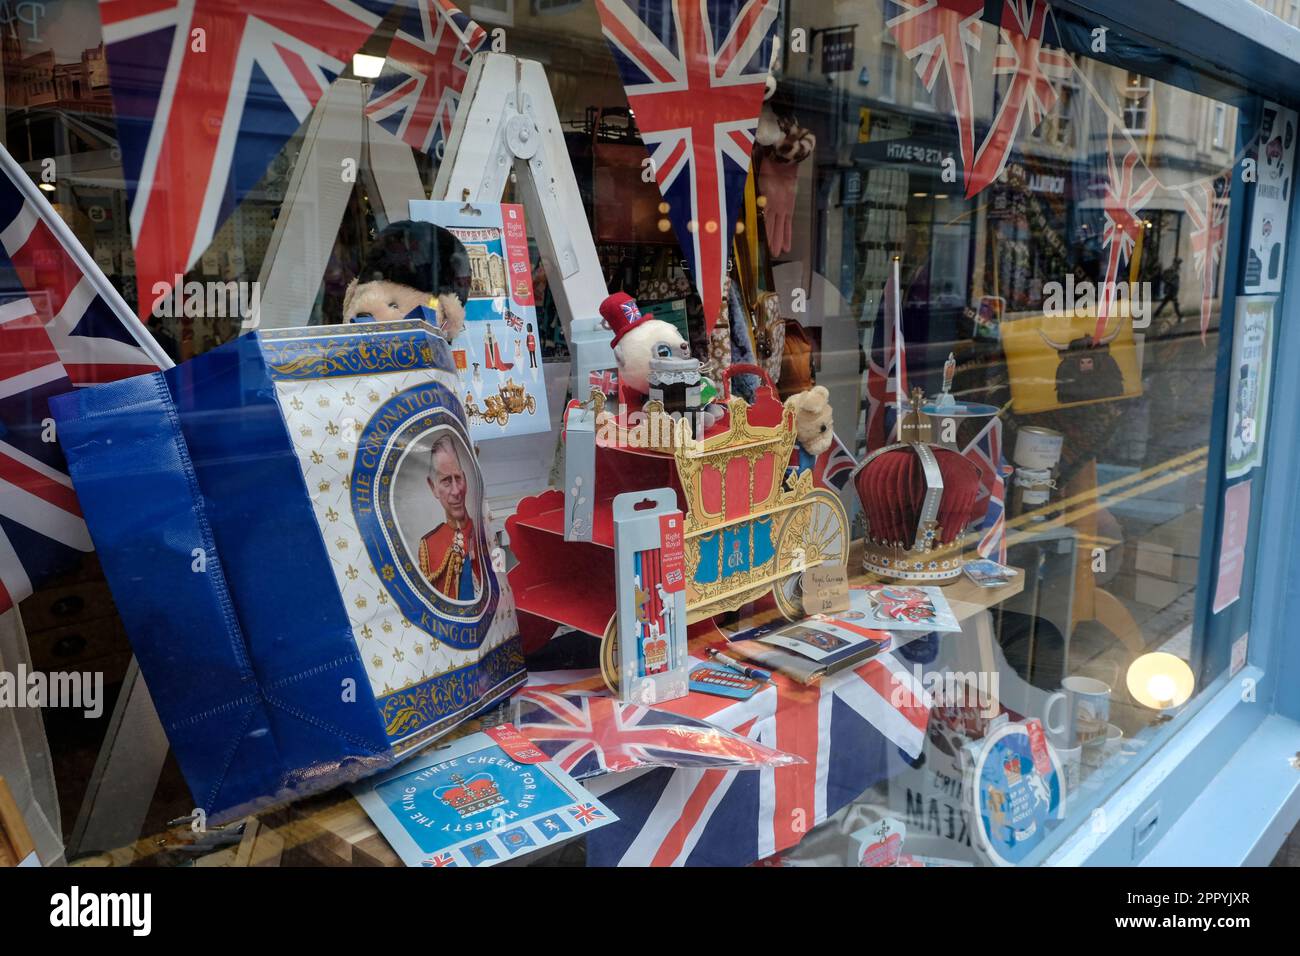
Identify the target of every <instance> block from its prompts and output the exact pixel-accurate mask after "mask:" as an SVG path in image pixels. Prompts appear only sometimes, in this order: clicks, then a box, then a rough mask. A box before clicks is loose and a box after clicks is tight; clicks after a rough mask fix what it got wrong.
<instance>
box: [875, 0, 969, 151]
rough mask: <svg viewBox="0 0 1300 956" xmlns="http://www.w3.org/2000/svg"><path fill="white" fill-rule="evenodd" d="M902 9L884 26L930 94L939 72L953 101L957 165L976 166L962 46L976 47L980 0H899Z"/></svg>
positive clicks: (965, 55) (966, 63) (967, 81)
mask: <svg viewBox="0 0 1300 956" xmlns="http://www.w3.org/2000/svg"><path fill="white" fill-rule="evenodd" d="M898 4H899V6H901V7H902V8H903V12H902V13H901V14H899V15H898V16H896V17H894V18H893V19H892V20H890V21H888V23H886V24H885V25H886V26H887V27H888V28H889V30H890V31H891V32H892V33H893V34H894V39H895V40H897V41H898V46H899V48H900V49H901V50H902V51H903V55H904V56H906V57H907V58H908V59H909V60H915V61H916V72H917V75H918V76H920V78H921V82H922V83H924V84H925V88H926V89H927V90H929V91H930V92H931V93H933V92H934V84H935V81H936V80H937V79H938V78H939V76H940V75H941V74H942V75H943V77H944V80H945V81H946V82H947V84H948V91H949V94H950V97H951V99H952V115H953V119H955V120H956V121H957V140H958V143H959V144H960V148H961V168H962V172H963V174H965V173H968V172H969V171H970V170H971V169H972V168H973V167H974V165H975V102H974V96H973V92H972V90H973V85H974V84H973V83H972V82H971V69H970V60H969V58H968V57H967V50H966V48H967V47H970V49H972V50H978V49H979V47H980V17H981V16H982V15H983V14H984V0H898Z"/></svg>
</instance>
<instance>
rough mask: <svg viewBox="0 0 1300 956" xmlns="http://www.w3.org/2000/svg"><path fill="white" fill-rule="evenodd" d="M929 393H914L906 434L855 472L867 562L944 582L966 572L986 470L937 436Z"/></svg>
mask: <svg viewBox="0 0 1300 956" xmlns="http://www.w3.org/2000/svg"><path fill="white" fill-rule="evenodd" d="M924 402H925V396H924V395H923V394H922V393H921V390H920V389H915V390H914V391H913V392H912V398H911V407H910V408H909V409H908V410H907V411H906V413H905V414H903V415H902V417H901V418H900V420H899V429H898V433H899V437H900V438H901V439H902V440H901V441H900V442H898V443H897V444H894V445H888V446H886V447H884V448H881V449H879V450H878V451H875V452H873V453H872V454H870V455H868V456H867V457H866V459H864V460H863V462H862V463H861V464H860V465H859V466H858V467H857V468H856V469H855V470H854V472H853V486H854V488H855V489H856V490H857V492H858V498H859V499H860V500H861V502H862V513H863V516H864V517H865V518H866V522H867V537H866V541H865V542H864V546H863V556H862V565H863V567H864V568H865V569H866V570H867V571H869V572H871V573H873V574H877V575H879V576H881V577H885V578H890V579H893V580H898V581H913V582H921V583H924V582H943V581H949V580H952V579H953V578H955V577H957V576H958V575H959V574H961V569H962V563H963V559H964V558H963V551H962V537H963V533H964V532H965V531H966V528H967V526H968V525H969V524H970V523H971V520H972V518H973V517H974V511H975V505H976V502H977V500H978V496H979V488H980V470H979V468H978V467H976V465H975V464H974V463H973V462H971V461H970V460H968V459H967V458H965V457H963V456H962V455H961V454H960V453H958V452H956V451H954V450H953V449H951V448H946V447H944V446H942V445H939V444H936V443H934V442H932V441H931V424H930V416H929V415H927V414H926V413H925V412H924V411H922V410H921V407H922V405H923V404H924Z"/></svg>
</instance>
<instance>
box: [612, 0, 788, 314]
mask: <svg viewBox="0 0 1300 956" xmlns="http://www.w3.org/2000/svg"><path fill="white" fill-rule="evenodd" d="M778 7H779V3H778V0H639V2H636V3H631V2H629V0H596V9H597V10H598V11H599V13H600V20H601V24H602V26H603V28H604V33H605V39H606V40H607V41H608V43H609V47H610V49H611V50H612V51H613V54H614V59H615V60H616V61H617V63H618V68H619V74H620V75H621V77H622V79H623V89H624V91H625V92H626V93H627V100H628V105H629V106H630V107H631V108H632V111H633V114H634V116H635V117H636V125H637V127H638V129H640V131H641V137H642V139H643V140H644V141H645V144H646V148H647V149H648V150H649V152H650V156H651V159H652V161H653V166H654V173H655V178H656V180H657V181H658V183H659V191H660V193H661V194H662V195H663V198H664V202H666V203H667V204H668V212H667V216H668V219H669V221H671V222H672V224H673V230H674V232H675V233H676V235H677V240H678V242H679V243H681V247H682V250H683V252H684V254H685V256H686V261H687V264H688V266H689V268H690V272H691V275H692V277H693V278H694V280H695V287H696V290H697V291H698V292H699V295H700V300H701V302H702V303H703V305H704V320H705V323H706V326H707V327H706V329H705V331H706V332H712V331H713V326H714V324H715V323H716V322H717V317H718V315H719V313H720V312H721V310H722V305H723V301H724V299H723V296H724V287H723V280H724V278H725V276H726V274H727V259H728V255H729V250H730V249H731V241H732V238H733V236H734V235H735V226H736V214H737V211H738V207H739V205H740V201H741V199H742V197H743V195H744V190H745V181H746V179H747V178H748V175H749V165H750V154H751V153H752V151H753V148H754V134H755V132H756V131H757V129H758V114H759V111H760V110H761V109H762V105H763V92H764V87H765V83H766V80H767V75H768V63H769V61H770V58H771V52H772V37H773V34H774V32H775V30H776V23H777V13H778Z"/></svg>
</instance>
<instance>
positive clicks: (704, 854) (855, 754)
mask: <svg viewBox="0 0 1300 956" xmlns="http://www.w3.org/2000/svg"><path fill="white" fill-rule="evenodd" d="M577 676H578V675H575V674H574V673H573V672H567V673H563V674H556V675H549V674H546V673H540V674H532V675H530V677H529V680H530V684H533V685H535V686H536V689H539V690H552V691H557V692H561V691H562V692H566V693H569V692H572V691H571V690H569V689H568V688H571V687H573V686H574V685H573V684H572V683H569V682H571V681H572V680H573V679H574V678H575V677H577ZM556 678H559V679H560V680H563V681H566V683H564V684H560V685H558V686H557V685H554V684H552V683H551V682H552V681H553V680H554V679H556ZM596 683H599V679H598V678H597V680H596ZM578 686H588V687H589V686H591V685H590V682H589V681H583V680H579V681H578ZM929 707H930V698H929V696H928V694H927V692H926V691H925V689H924V688H923V687H922V686H921V685H920V684H919V683H918V682H917V681H916V678H915V676H914V675H913V674H912V673H911V672H909V671H908V670H907V668H906V667H904V666H903V664H902V663H900V662H899V661H897V660H896V659H895V658H894V657H893V655H892V654H890V653H884V654H881V655H879V656H877V657H876V658H874V659H873V660H872V661H871V662H869V663H867V664H865V665H863V666H861V667H858V668H856V669H854V670H848V671H842V672H841V673H839V674H835V675H833V676H831V677H828V678H826V679H824V680H823V681H822V682H821V683H820V684H817V685H814V686H811V687H806V686H804V685H802V684H798V683H795V682H794V681H790V680H788V679H787V678H785V677H784V676H783V675H780V674H777V675H776V676H775V677H773V679H772V682H771V684H770V685H769V686H768V687H766V688H765V689H763V690H761V691H759V692H758V693H757V694H755V695H754V696H753V697H751V698H750V699H749V700H745V701H729V700H726V699H723V698H719V697H710V696H708V695H706V694H698V693H696V694H690V695H688V696H687V697H684V698H681V699H679V700H674V701H669V702H667V703H665V704H662V705H660V706H659V707H658V708H657V709H661V710H664V711H671V712H672V713H675V714H683V715H687V716H693V717H697V718H700V719H702V720H708V721H709V722H710V723H714V724H717V725H718V726H720V727H726V728H728V729H730V730H733V731H735V732H736V733H739V734H744V735H745V736H747V737H749V738H751V739H753V740H756V741H758V742H759V743H762V744H765V745H766V746H768V747H772V748H774V749H777V750H781V751H784V752H786V753H789V754H794V755H796V756H799V757H802V758H803V759H804V760H805V761H806V763H802V764H791V765H788V766H780V767H769V768H763V769H760V770H738V769H734V768H709V769H701V768H690V769H671V768H664V767H660V768H655V769H651V770H645V771H632V772H630V773H622V774H608V775H606V776H603V777H598V778H595V779H591V780H586V781H584V785H585V786H587V788H588V789H589V790H591V791H592V793H594V794H596V795H597V796H599V797H600V799H601V801H602V802H603V803H604V804H605V805H606V806H608V807H609V808H610V810H611V811H613V812H614V814H615V815H617V816H618V818H619V822H618V823H615V824H611V825H609V826H606V827H604V828H602V829H601V830H600V831H598V832H596V833H593V834H591V835H590V836H589V837H588V838H587V862H588V865H591V866H614V865H622V866H651V865H653V866H683V865H690V866H743V865H747V864H749V863H752V862H754V861H755V860H758V859H761V858H763V857H767V856H771V855H772V854H773V853H776V852H779V851H781V850H784V849H787V848H788V847H791V846H794V845H795V844H796V843H798V842H799V841H800V839H802V837H803V835H804V833H806V832H807V831H808V830H811V829H812V828H813V827H814V826H816V825H817V824H818V823H820V822H822V821H823V820H825V819H826V817H827V816H829V815H830V814H832V813H834V812H835V811H837V810H839V809H840V808H841V807H843V806H845V805H846V804H848V803H850V802H851V801H853V800H854V799H856V798H857V797H859V796H861V794H862V793H863V791H865V790H866V789H868V788H869V787H870V786H872V785H873V784H874V783H876V782H878V781H879V780H882V779H885V778H886V777H888V776H889V775H890V774H891V773H894V772H897V771H898V770H900V769H902V767H903V766H904V764H903V762H902V758H900V757H899V756H898V751H900V750H901V751H902V752H903V753H905V754H906V755H907V756H908V757H909V758H915V757H916V755H917V754H919V753H920V752H921V748H922V746H923V744H924V741H925V733H926V728H927V726H928V723H929V713H930V711H929Z"/></svg>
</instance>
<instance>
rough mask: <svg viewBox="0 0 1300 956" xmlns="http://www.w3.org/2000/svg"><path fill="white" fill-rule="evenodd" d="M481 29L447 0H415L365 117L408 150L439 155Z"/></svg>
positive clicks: (481, 43)
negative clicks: (403, 144) (410, 148)
mask: <svg viewBox="0 0 1300 956" xmlns="http://www.w3.org/2000/svg"><path fill="white" fill-rule="evenodd" d="M487 42H488V35H487V31H485V30H484V29H483V28H482V27H480V26H479V25H478V24H477V23H475V22H474V21H473V20H471V19H470V18H469V17H468V16H466V15H465V14H464V13H461V12H460V10H458V9H457V8H456V6H455V5H454V4H452V3H451V2H450V0H416V2H415V4H414V5H413V6H411V7H409V8H407V10H406V13H405V16H404V19H403V20H402V23H401V24H400V25H399V26H398V28H397V33H396V34H395V35H394V36H393V42H392V45H391V46H389V48H388V58H387V59H386V60H385V61H384V70H383V72H382V73H381V74H380V75H379V78H378V79H377V80H375V90H374V93H372V94H371V97H370V102H369V103H367V104H366V115H367V116H369V117H371V118H372V119H374V120H375V121H376V122H377V123H379V125H380V126H382V127H384V129H386V130H388V131H389V132H390V133H392V134H393V135H395V136H397V137H399V138H400V139H402V140H403V141H404V142H405V143H406V144H407V145H409V146H411V147H412V148H413V149H418V150H420V152H422V153H433V154H434V155H435V156H438V157H439V158H441V150H442V146H443V145H444V144H445V143H446V142H447V139H448V137H450V136H451V124H452V120H454V119H455V116H456V106H457V104H458V103H459V102H460V92H461V90H463V89H464V88H465V80H466V79H468V77H469V63H470V60H471V59H473V57H474V54H475V53H477V52H479V51H480V50H482V49H483V48H484V47H485V46H486V45H487Z"/></svg>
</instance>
